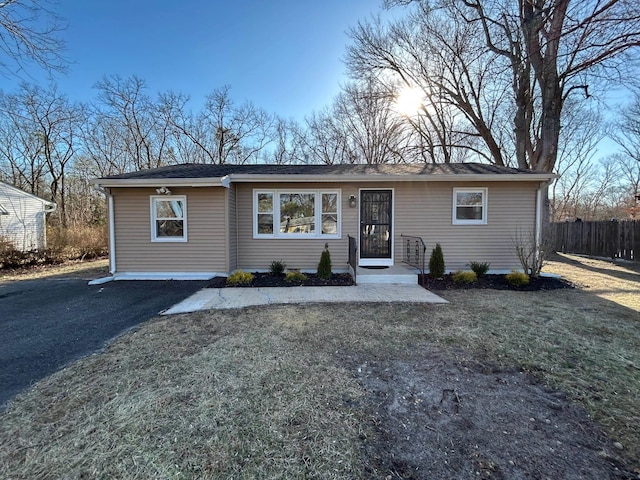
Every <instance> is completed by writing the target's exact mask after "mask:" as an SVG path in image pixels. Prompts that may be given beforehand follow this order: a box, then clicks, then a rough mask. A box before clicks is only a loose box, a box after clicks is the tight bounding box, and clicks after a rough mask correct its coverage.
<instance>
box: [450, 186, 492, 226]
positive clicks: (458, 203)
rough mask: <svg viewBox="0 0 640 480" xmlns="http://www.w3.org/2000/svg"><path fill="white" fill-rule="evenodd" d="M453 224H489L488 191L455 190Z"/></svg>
mask: <svg viewBox="0 0 640 480" xmlns="http://www.w3.org/2000/svg"><path fill="white" fill-rule="evenodd" d="M453 223H454V224H455V225H484V224H486V223H487V189H486V188H454V189H453Z"/></svg>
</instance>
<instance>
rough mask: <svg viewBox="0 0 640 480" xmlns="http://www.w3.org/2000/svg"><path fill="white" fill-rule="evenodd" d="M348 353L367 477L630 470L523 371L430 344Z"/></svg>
mask: <svg viewBox="0 0 640 480" xmlns="http://www.w3.org/2000/svg"><path fill="white" fill-rule="evenodd" d="M351 361H352V368H353V369H354V371H355V372H357V373H356V378H357V379H358V382H359V383H360V384H361V385H362V386H363V387H364V388H365V390H366V391H367V392H368V394H367V396H366V400H365V404H364V408H365V410H366V412H367V415H368V417H369V421H370V422H371V424H372V425H373V428H374V430H375V432H376V435H375V436H373V437H372V438H370V439H368V441H367V442H366V443H365V447H364V450H365V452H366V453H365V458H366V459H367V464H366V472H367V473H366V475H367V477H368V478H387V479H432V478H456V479H478V478H480V479H516V478H541V479H542V478H549V479H552V478H554V479H555V478H562V479H576V480H577V479H608V478H611V479H614V478H628V479H631V478H638V477H637V475H636V474H635V473H633V472H631V471H629V470H627V469H626V467H625V466H624V465H623V462H621V461H620V459H619V457H618V456H617V452H616V448H615V447H614V446H613V443H612V441H611V440H609V439H608V438H607V437H606V435H604V434H603V433H602V432H601V431H600V430H599V429H598V428H597V427H596V426H595V425H594V423H593V421H592V420H591V419H590V418H589V416H588V415H587V413H586V412H585V411H584V409H582V408H580V407H578V406H576V405H575V404H572V403H570V402H569V401H568V400H567V398H566V396H565V395H564V394H562V393H560V392H557V391H552V390H549V389H547V388H545V387H543V386H542V385H541V384H540V383H539V382H538V381H536V380H535V379H534V378H533V377H531V376H530V375H528V374H526V373H523V372H521V371H503V370H501V369H500V368H498V367H496V366H492V365H489V364H487V363H479V362H477V361H476V360H473V359H472V358H471V357H469V356H468V355H467V354H465V353H462V352H457V354H454V355H452V354H451V353H444V352H442V351H440V350H438V349H435V348H434V347H433V346H429V345H427V346H422V347H420V348H418V349H416V350H415V351H414V352H413V355H412V356H411V357H410V358H401V359H400V358H397V359H380V360H377V359H369V360H366V359H362V358H359V359H358V358H352V359H351Z"/></svg>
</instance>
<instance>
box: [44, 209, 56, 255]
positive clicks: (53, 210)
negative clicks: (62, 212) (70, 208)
mask: <svg viewBox="0 0 640 480" xmlns="http://www.w3.org/2000/svg"><path fill="white" fill-rule="evenodd" d="M57 208H58V205H56V204H55V203H44V204H42V211H43V212H44V215H43V217H44V218H43V222H44V229H43V230H44V231H43V232H42V238H43V243H42V247H43V248H45V249H46V248H47V213H51V212H55V211H56V209H57Z"/></svg>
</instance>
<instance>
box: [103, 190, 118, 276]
mask: <svg viewBox="0 0 640 480" xmlns="http://www.w3.org/2000/svg"><path fill="white" fill-rule="evenodd" d="M105 191H106V193H107V202H108V206H107V212H108V215H109V273H110V274H111V275H114V274H115V273H116V222H115V215H114V211H113V195H111V189H105Z"/></svg>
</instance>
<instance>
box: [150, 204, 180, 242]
mask: <svg viewBox="0 0 640 480" xmlns="http://www.w3.org/2000/svg"><path fill="white" fill-rule="evenodd" d="M156 200H180V201H182V205H183V210H182V219H181V220H182V236H181V237H158V236H156V220H157V219H156ZM150 202H151V206H150V208H151V241H152V242H162V243H166V242H172V243H175V242H186V241H187V196H186V195H151V197H150ZM178 220H180V219H178Z"/></svg>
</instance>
